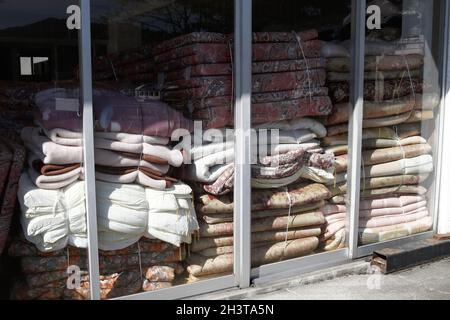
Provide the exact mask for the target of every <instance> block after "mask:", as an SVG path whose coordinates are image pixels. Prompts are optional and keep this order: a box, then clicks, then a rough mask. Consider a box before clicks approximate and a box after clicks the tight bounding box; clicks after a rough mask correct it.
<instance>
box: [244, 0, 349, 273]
mask: <svg viewBox="0 0 450 320" xmlns="http://www.w3.org/2000/svg"><path fill="white" fill-rule="evenodd" d="M253 7H254V17H253V30H254V35H253V88H252V90H253V94H252V123H253V128H254V134H255V139H254V141H257V145H255V146H254V148H253V162H252V266H253V267H258V266H261V265H265V264H270V263H274V262H278V261H281V260H287V259H294V258H298V257H302V256H306V255H311V254H315V253H319V252H328V251H334V250H337V249H341V248H344V247H345V246H346V245H347V241H346V232H345V224H346V208H345V206H344V205H341V203H331V202H329V200H330V201H331V198H332V197H333V196H336V197H338V196H340V195H341V193H342V190H344V189H345V186H343V185H340V184H338V183H337V182H336V181H335V174H336V172H339V173H341V172H343V173H344V174H345V171H346V168H342V167H335V155H339V154H340V153H338V151H340V150H342V148H343V146H344V145H347V136H339V137H331V136H330V135H329V134H328V133H327V129H328V128H327V127H326V125H327V121H328V116H329V115H331V114H332V109H333V105H332V101H331V92H330V91H329V88H328V87H329V83H328V79H327V58H328V57H332V56H333V55H335V54H337V53H338V52H337V51H336V49H337V48H338V46H337V45H336V42H337V41H348V39H349V24H348V23H346V21H348V19H349V14H350V8H351V7H350V1H334V2H330V1H278V2H276V3H275V2H272V1H265V0H258V1H254V2H253ZM345 52H346V57H347V58H348V57H349V54H348V50H345ZM256 137H257V139H256Z"/></svg>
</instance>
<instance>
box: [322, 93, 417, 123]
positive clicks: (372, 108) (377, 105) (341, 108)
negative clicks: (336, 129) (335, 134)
mask: <svg viewBox="0 0 450 320" xmlns="http://www.w3.org/2000/svg"><path fill="white" fill-rule="evenodd" d="M414 106H415V98H414V96H405V97H402V98H399V99H396V100H386V101H378V102H373V101H366V102H364V109H363V111H364V119H371V118H383V117H387V116H392V115H397V114H401V113H405V112H411V110H413V108H414ZM349 111H350V105H349V104H348V103H338V104H335V105H334V107H333V113H332V114H331V115H330V116H329V117H328V119H327V125H335V124H339V123H345V122H348V119H349Z"/></svg>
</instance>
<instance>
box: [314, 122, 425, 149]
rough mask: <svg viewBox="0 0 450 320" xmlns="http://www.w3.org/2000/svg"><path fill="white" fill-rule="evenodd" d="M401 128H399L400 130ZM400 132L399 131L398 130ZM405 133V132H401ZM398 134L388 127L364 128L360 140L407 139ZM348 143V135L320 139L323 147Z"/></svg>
mask: <svg viewBox="0 0 450 320" xmlns="http://www.w3.org/2000/svg"><path fill="white" fill-rule="evenodd" d="M400 127H401V126H399V128H400ZM398 131H400V130H398ZM403 131H405V130H403ZM400 134H401V133H400V132H395V131H394V130H393V129H391V128H389V127H380V128H366V129H363V131H362V136H361V139H362V140H369V139H390V140H398V139H399V138H400V139H403V138H407V137H401V136H400ZM415 136H419V134H416V135H415ZM347 143H348V135H347V133H345V134H340V135H334V136H327V137H324V138H323V139H322V144H323V145H324V146H340V145H344V144H347Z"/></svg>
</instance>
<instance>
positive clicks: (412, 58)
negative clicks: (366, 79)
mask: <svg viewBox="0 0 450 320" xmlns="http://www.w3.org/2000/svg"><path fill="white" fill-rule="evenodd" d="M423 59H424V57H423V55H418V54H409V55H404V56H401V55H397V56H395V55H383V56H366V57H365V58H364V70H365V71H393V70H400V71H405V70H407V69H410V70H414V69H418V68H420V67H422V66H423V63H424V62H423ZM327 70H328V71H334V72H350V59H349V58H346V57H345V58H344V57H334V58H328V59H327Z"/></svg>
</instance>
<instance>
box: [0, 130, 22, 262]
mask: <svg viewBox="0 0 450 320" xmlns="http://www.w3.org/2000/svg"><path fill="white" fill-rule="evenodd" d="M0 144H3V145H6V147H7V148H8V149H9V150H11V152H12V158H11V160H12V161H11V164H10V166H9V172H8V178H7V181H6V182H4V186H3V193H2V194H1V195H0V197H1V207H0V254H1V253H2V252H3V249H4V246H5V244H6V241H7V239H8V234H9V228H10V226H11V221H12V217H13V214H14V212H15V209H16V206H17V188H18V181H19V178H20V174H21V172H22V169H23V165H24V163H25V148H24V147H23V146H21V145H20V144H18V143H16V142H14V141H13V140H10V139H7V138H5V137H0Z"/></svg>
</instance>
